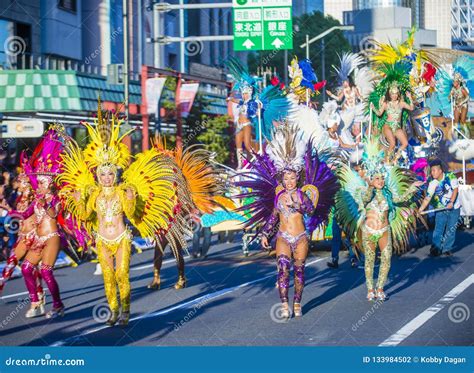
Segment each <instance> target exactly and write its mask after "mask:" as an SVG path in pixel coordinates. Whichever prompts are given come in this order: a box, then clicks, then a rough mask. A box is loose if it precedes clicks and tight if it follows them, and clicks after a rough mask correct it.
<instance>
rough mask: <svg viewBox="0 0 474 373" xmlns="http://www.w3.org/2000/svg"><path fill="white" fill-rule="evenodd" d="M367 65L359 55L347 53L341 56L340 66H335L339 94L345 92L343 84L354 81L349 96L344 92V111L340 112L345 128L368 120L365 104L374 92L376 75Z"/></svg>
mask: <svg viewBox="0 0 474 373" xmlns="http://www.w3.org/2000/svg"><path fill="white" fill-rule="evenodd" d="M364 64H365V60H364V58H363V57H362V56H361V55H360V54H357V53H349V52H345V53H343V54H342V55H341V56H339V66H333V69H334V72H335V74H336V78H337V83H338V92H337V94H338V95H340V94H341V92H343V83H344V81H346V80H352V81H353V83H354V87H355V89H356V90H357V93H356V91H354V88H351V91H350V92H349V94H348V93H347V92H344V102H343V105H342V108H343V110H342V111H341V112H340V115H341V119H342V121H343V123H344V128H345V129H349V128H350V127H351V125H352V124H353V123H362V122H364V121H366V120H367V119H368V118H367V117H366V115H365V102H364V100H366V99H367V97H368V96H369V94H370V93H371V92H372V90H373V80H374V73H373V71H372V70H370V69H369V68H368V67H366V66H363V65H364Z"/></svg>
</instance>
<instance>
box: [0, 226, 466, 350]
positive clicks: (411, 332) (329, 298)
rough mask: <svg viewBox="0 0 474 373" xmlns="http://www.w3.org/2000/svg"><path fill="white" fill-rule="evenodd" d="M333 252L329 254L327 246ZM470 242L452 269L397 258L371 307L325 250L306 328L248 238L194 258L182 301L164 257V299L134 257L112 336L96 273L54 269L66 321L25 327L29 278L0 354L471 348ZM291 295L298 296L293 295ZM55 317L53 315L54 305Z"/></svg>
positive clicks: (12, 296) (306, 306) (439, 261)
mask: <svg viewBox="0 0 474 373" xmlns="http://www.w3.org/2000/svg"><path fill="white" fill-rule="evenodd" d="M323 249H324V247H323ZM473 250H474V240H473V231H472V230H471V231H464V232H458V235H457V240H456V246H455V250H454V251H455V253H454V256H453V257H450V258H446V257H444V258H430V257H428V256H427V253H428V247H424V248H421V249H418V250H416V251H413V252H409V253H407V254H405V255H403V256H402V257H394V258H393V261H392V268H391V271H390V275H389V280H388V283H387V286H386V291H387V294H388V296H389V299H388V300H387V301H386V302H385V303H369V302H368V301H367V300H366V299H365V296H366V288H365V283H364V272H363V269H362V268H351V266H350V264H349V261H348V259H347V258H346V255H345V254H342V259H341V262H340V267H339V269H337V270H332V269H329V268H327V267H326V261H327V259H328V256H329V252H328V251H324V250H322V248H321V247H320V245H318V246H317V247H316V250H314V251H313V252H312V253H311V255H310V256H309V258H308V260H307V270H306V279H307V282H306V288H305V291H304V294H303V313H304V315H303V317H302V318H299V319H295V318H292V319H291V320H289V321H288V322H281V320H280V318H279V314H278V304H279V298H278V292H277V290H276V288H275V281H276V263H275V260H274V258H270V257H268V256H267V255H266V254H265V253H262V252H259V251H258V250H254V251H251V252H250V256H248V257H244V256H243V255H242V252H241V245H240V242H239V236H236V237H235V240H234V242H233V243H226V244H218V243H217V242H216V241H215V237H214V240H213V244H212V247H211V250H210V252H209V254H210V255H209V257H208V258H207V259H205V260H198V259H190V258H187V259H186V275H187V278H188V287H187V288H185V289H183V290H178V291H177V290H174V289H173V284H174V282H175V281H176V277H177V271H176V267H175V264H174V260H173V259H172V258H171V259H170V258H169V257H168V258H167V259H168V260H167V261H166V262H165V264H164V267H163V271H162V289H161V290H159V291H150V290H148V289H147V288H146V285H147V283H148V282H149V281H150V280H151V278H152V269H151V261H152V255H153V253H152V251H151V250H148V251H145V252H143V253H142V254H139V255H134V256H133V258H132V267H131V271H130V278H131V282H132V308H131V311H132V319H131V321H130V324H129V325H128V326H127V327H126V328H120V327H117V326H116V327H106V326H105V324H104V323H103V321H104V320H105V318H106V315H105V316H104V313H105V312H104V311H106V309H107V307H106V301H105V296H104V292H103V286H102V277H101V276H94V275H93V272H94V270H95V265H94V264H92V263H85V264H82V265H80V266H78V267H76V268H63V269H59V270H57V271H56V272H55V273H56V277H57V280H58V282H59V285H60V288H61V293H62V297H63V301H64V303H65V306H66V314H65V316H64V317H63V318H60V319H55V320H47V319H45V318H44V317H41V318H35V319H25V317H24V314H25V312H26V310H27V308H28V307H29V304H28V297H27V294H26V291H25V290H26V289H25V286H24V283H23V279H21V278H17V279H13V280H11V281H10V282H9V283H8V284H7V285H6V287H5V290H4V293H3V294H2V297H1V300H0V336H1V337H0V344H1V345H17V346H18V345H20V346H21V345H28V346H48V345H64V346H68V345H69V346H77V345H82V346H102V345H104V346H119V345H120V346H121V345H154V346H157V345H158V346H189V345H207V346H220V345H258V346H266V345H295V346H296V345H303V346H321V345H323V346H334V345H356V346H357V345H374V346H377V345H381V344H382V345H392V346H396V345H400V346H403V345H410V346H414V345H417V346H425V345H433V346H445V345H472V344H473V340H474V337H473V335H474V333H473V332H474V327H473V326H474V323H473V320H474V315H471V313H472V312H473V310H474V308H473V303H474V301H473V299H474V286H473V285H474V274H473V273H474V256H473ZM290 296H292V292H290ZM47 301H48V304H47V307H46V308H47V310H48V309H49V308H50V307H51V299H50V297H49V294H48V298H47Z"/></svg>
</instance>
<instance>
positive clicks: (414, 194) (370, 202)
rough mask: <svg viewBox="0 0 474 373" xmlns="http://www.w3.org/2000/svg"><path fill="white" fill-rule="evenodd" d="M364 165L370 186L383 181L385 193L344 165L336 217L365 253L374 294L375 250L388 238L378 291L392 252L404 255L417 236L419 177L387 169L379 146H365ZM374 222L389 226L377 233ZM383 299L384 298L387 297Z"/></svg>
mask: <svg viewBox="0 0 474 373" xmlns="http://www.w3.org/2000/svg"><path fill="white" fill-rule="evenodd" d="M362 165H363V169H364V172H365V177H367V178H368V179H369V180H370V182H372V181H373V180H374V179H375V178H382V180H384V182H385V184H384V186H383V188H382V189H377V188H374V187H373V186H371V185H368V181H367V179H365V178H362V177H361V176H360V175H359V173H358V172H356V171H355V170H353V169H351V168H350V167H349V166H348V165H345V164H341V165H340V167H338V170H337V174H338V177H339V181H340V183H341V189H340V190H339V192H338V193H337V195H336V204H335V206H336V217H337V221H338V222H339V224H340V225H341V227H342V228H343V230H344V232H346V234H347V236H348V237H349V239H351V240H352V241H353V242H354V244H355V247H356V248H357V249H358V250H359V251H362V252H364V253H365V258H366V263H365V266H366V281H367V287H368V289H369V291H374V284H373V267H374V261H375V248H376V246H377V244H380V242H381V241H380V240H381V238H383V237H385V236H386V237H387V239H386V244H385V245H386V246H385V247H383V248H382V247H381V253H382V262H381V266H380V268H381V269H380V273H379V278H378V282H377V289H383V286H384V284H385V281H386V279H387V276H388V271H389V269H390V259H391V254H392V250H394V251H395V252H396V253H397V254H401V253H403V252H404V251H405V250H406V249H407V247H408V238H409V236H410V234H414V233H415V229H416V214H415V212H416V211H415V209H416V207H417V203H418V201H419V199H420V198H421V195H420V194H419V193H418V188H417V187H416V186H415V184H414V183H415V181H416V176H415V175H414V174H413V173H411V172H410V171H408V170H406V169H403V168H400V167H398V166H392V167H390V168H386V167H385V166H384V164H383V151H380V150H379V144H378V142H376V141H374V142H372V143H369V144H367V145H366V150H365V153H364V157H363V163H362ZM385 215H386V216H387V220H385ZM420 219H421V217H420ZM371 222H372V223H371ZM373 222H381V223H382V225H384V224H383V223H384V222H385V223H386V225H384V226H381V227H379V228H378V229H375V228H374V226H373V225H371V224H374V223H373ZM382 293H383V291H382ZM380 297H381V298H384V294H380Z"/></svg>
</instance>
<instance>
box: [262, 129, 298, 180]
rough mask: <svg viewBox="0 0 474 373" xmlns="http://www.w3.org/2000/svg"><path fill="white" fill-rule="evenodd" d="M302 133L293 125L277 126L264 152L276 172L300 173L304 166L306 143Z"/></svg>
mask: <svg viewBox="0 0 474 373" xmlns="http://www.w3.org/2000/svg"><path fill="white" fill-rule="evenodd" d="M303 137H304V136H303V133H302V132H301V131H299V130H298V128H297V127H296V126H294V125H291V124H288V123H284V124H282V125H280V126H278V127H277V128H276V129H275V130H274V132H273V136H272V141H271V142H270V143H269V144H268V145H267V148H266V152H267V154H268V156H269V158H270V159H271V160H272V162H273V164H274V165H275V167H276V169H277V171H278V172H284V171H294V172H300V171H301V169H302V168H303V165H304V154H305V150H306V141H305V140H304V138H303Z"/></svg>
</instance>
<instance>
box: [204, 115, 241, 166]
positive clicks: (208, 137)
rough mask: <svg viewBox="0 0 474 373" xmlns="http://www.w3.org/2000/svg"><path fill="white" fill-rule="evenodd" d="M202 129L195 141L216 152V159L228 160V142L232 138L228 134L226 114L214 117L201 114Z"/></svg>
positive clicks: (220, 160) (221, 161)
mask: <svg viewBox="0 0 474 373" xmlns="http://www.w3.org/2000/svg"><path fill="white" fill-rule="evenodd" d="M201 120H202V122H201V126H202V127H203V128H202V131H201V133H200V134H199V135H198V136H197V141H198V142H200V143H201V144H203V145H204V148H205V149H207V150H208V151H210V152H214V153H216V158H215V159H216V161H217V162H219V163H222V164H225V163H226V162H228V161H229V155H230V151H229V144H230V141H231V140H232V139H231V137H230V135H229V134H228V128H229V125H228V123H227V121H228V120H229V117H228V116H227V115H220V116H216V117H213V118H211V117H208V116H206V115H203V116H202V119H201Z"/></svg>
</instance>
